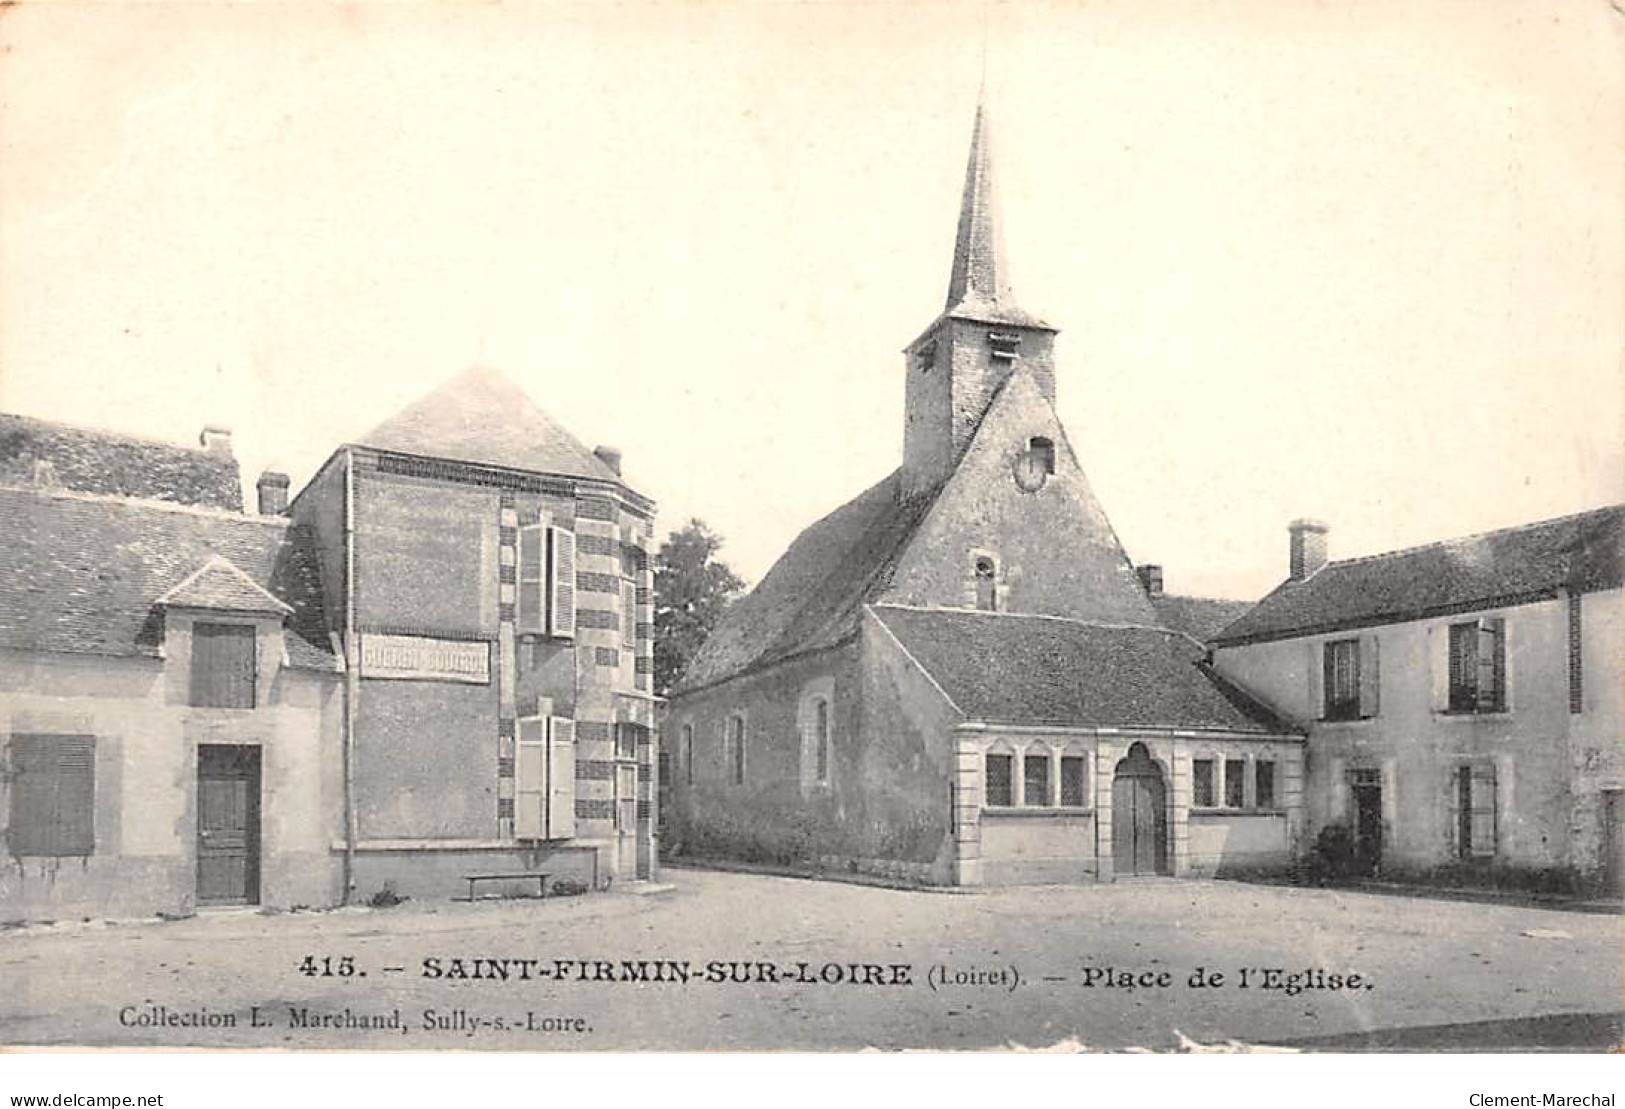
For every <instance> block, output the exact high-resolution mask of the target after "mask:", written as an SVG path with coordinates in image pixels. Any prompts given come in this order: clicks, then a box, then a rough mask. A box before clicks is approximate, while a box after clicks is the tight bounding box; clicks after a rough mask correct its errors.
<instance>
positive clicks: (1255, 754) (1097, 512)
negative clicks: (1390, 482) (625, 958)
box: [667, 109, 1303, 885]
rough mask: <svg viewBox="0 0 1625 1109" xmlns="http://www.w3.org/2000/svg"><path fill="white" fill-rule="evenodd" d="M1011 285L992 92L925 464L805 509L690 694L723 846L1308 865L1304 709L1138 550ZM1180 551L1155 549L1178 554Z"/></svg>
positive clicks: (1196, 870)
mask: <svg viewBox="0 0 1625 1109" xmlns="http://www.w3.org/2000/svg"><path fill="white" fill-rule="evenodd" d="M1055 336H1056V329H1055V328H1053V327H1051V326H1050V325H1049V324H1047V323H1045V322H1044V321H1043V320H1041V319H1039V318H1037V317H1036V316H1034V315H1032V314H1030V313H1028V312H1026V311H1024V310H1022V309H1021V308H1020V307H1019V306H1018V305H1017V304H1016V302H1015V300H1014V298H1013V297H1012V295H1011V291H1010V288H1009V286H1008V283H1007V275H1006V269H1005V263H1004V258H1003V250H1002V243H1001V239H1000V235H999V228H998V219H997V210H996V204H995V198H994V189H993V177H992V168H991V157H990V151H989V145H988V128H987V121H986V117H985V114H984V113H983V111H982V110H981V109H978V112H977V117H976V122H975V126H974V130H973V137H972V142H971V151H970V158H969V164H968V167H967V171H966V180H965V189H964V195H963V200H962V207H961V211H960V216H959V225H958V231H957V235H956V237H955V245H954V257H953V263H952V267H951V271H950V279H949V289H948V297H947V303H946V307H945V309H944V311H943V312H942V314H941V315H939V316H938V317H937V318H936V319H935V320H933V321H932V322H931V323H930V324H929V325H928V326H927V327H926V328H925V330H924V331H923V332H922V333H921V334H920V335H919V337H918V338H916V339H915V340H914V341H913V342H912V343H910V344H909V345H908V347H907V348H906V350H905V353H904V368H905V373H906V375H907V377H906V381H907V384H906V399H905V405H904V448H903V462H902V466H901V467H900V468H899V469H898V470H897V471H896V472H894V473H893V474H891V475H890V476H888V477H886V478H885V479H884V480H882V481H881V482H879V483H878V484H876V485H875V486H874V487H873V488H871V489H869V490H868V491H866V492H864V493H862V494H861V495H859V496H858V497H857V498H856V499H854V500H853V501H851V502H849V503H848V504H846V505H844V506H842V507H840V508H838V509H836V510H835V511H834V512H832V513H830V514H829V515H828V516H826V517H824V518H823V519H822V520H819V521H818V522H816V523H814V524H813V525H811V526H810V527H809V528H807V529H806V530H805V531H804V532H803V533H802V534H801V535H800V536H799V537H798V538H797V539H796V540H795V542H794V543H793V544H792V545H791V546H790V548H789V549H788V550H787V551H786V552H785V554H784V555H783V556H782V557H781V558H780V559H779V561H778V562H777V563H776V564H775V565H774V566H773V568H772V569H771V570H770V571H769V573H768V574H767V575H766V577H765V578H763V580H762V581H761V583H760V584H759V585H758V586H757V587H756V589H755V590H754V591H752V592H751V593H750V594H749V595H748V596H746V597H745V598H743V599H741V600H740V601H739V602H738V603H737V604H736V605H735V606H734V607H733V608H732V609H731V610H730V611H729V613H728V615H727V617H726V618H725V619H724V621H723V622H722V624H721V626H719V627H718V628H717V629H716V631H715V632H714V633H713V635H712V636H711V638H710V639H709V640H708V641H707V642H706V644H705V645H704V647H703V648H702V650H701V651H700V653H699V655H698V656H697V657H696V658H695V659H694V661H693V662H692V664H691V665H690V667H689V669H688V671H687V672H686V673H685V674H684V676H683V678H682V680H681V682H680V683H679V685H678V687H677V689H676V690H674V692H673V696H672V700H671V705H670V712H669V715H668V718H667V719H668V728H667V735H668V737H669V741H670V743H671V744H672V750H673V756H674V757H673V760H672V787H671V790H670V795H671V807H672V811H671V813H670V814H669V815H670V816H671V826H672V830H673V834H674V835H675V836H677V837H678V838H679V840H680V841H681V845H682V846H683V847H684V848H685V849H687V850H691V851H694V852H696V853H698V854H702V855H732V856H735V857H741V858H745V859H752V860H757V861H762V862H768V863H772V864H777V865H797V866H823V867H828V868H835V869H841V870H850V869H857V870H868V871H873V872H877V873H881V874H885V875H890V876H894V877H899V878H908V879H911V880H917V881H925V882H932V883H945V884H962V885H975V884H980V883H999V882H1014V881H1072V880H1081V879H1085V878H1090V877H1100V878H1107V877H1111V876H1113V875H1114V874H1123V873H1172V874H1211V873H1215V872H1219V873H1223V872H1235V871H1241V870H1249V869H1268V868H1274V867H1279V866H1282V865H1284V864H1285V863H1286V861H1287V860H1288V858H1289V857H1290V855H1291V853H1292V852H1293V850H1294V849H1295V843H1296V840H1297V838H1298V834H1299V824H1300V814H1301V806H1300V801H1299V791H1300V783H1301V773H1302V755H1303V741H1302V736H1301V734H1300V733H1299V731H1298V730H1297V729H1296V728H1295V727H1293V726H1292V725H1290V724H1288V723H1286V722H1284V721H1283V720H1281V719H1279V718H1278V717H1277V716H1276V715H1275V714H1274V713H1273V712H1271V711H1270V710H1269V709H1268V708H1266V707H1265V706H1264V705H1263V704H1262V703H1260V702H1258V701H1257V700H1255V699H1253V698H1250V697H1248V696H1247V695H1245V694H1244V693H1242V692H1241V691H1240V690H1239V689H1237V688H1236V687H1235V686H1234V685H1233V684H1232V683H1230V682H1227V681H1226V680H1224V679H1223V678H1222V677H1221V676H1220V675H1219V674H1217V673H1216V672H1215V671H1214V670H1213V669H1212V668H1211V667H1209V666H1208V665H1207V664H1206V662H1205V651H1204V648H1203V645H1202V644H1201V643H1200V642H1199V641H1198V639H1196V638H1194V637H1192V636H1191V635H1189V634H1186V633H1185V632H1183V631H1181V630H1176V629H1174V628H1170V627H1168V626H1166V619H1165V614H1166V615H1167V617H1173V616H1175V615H1176V613H1175V611H1174V610H1176V609H1177V610H1178V613H1177V615H1178V616H1179V618H1182V619H1192V620H1197V621H1198V622H1201V621H1203V620H1205V621H1206V623H1207V624H1208V625H1209V626H1211V624H1212V623H1213V622H1215V620H1216V619H1218V618H1221V616H1222V611H1221V613H1218V614H1216V613H1215V612H1214V611H1213V610H1212V609H1211V606H1209V607H1208V608H1203V607H1202V606H1201V605H1200V604H1198V603H1195V602H1192V603H1191V604H1189V605H1179V604H1177V603H1176V602H1174V601H1172V600H1171V599H1169V598H1165V597H1160V596H1159V597H1158V598H1157V599H1155V600H1154V599H1153V597H1152V596H1151V594H1152V593H1153V592H1155V593H1157V594H1159V595H1160V594H1161V588H1160V571H1157V570H1156V569H1155V568H1144V569H1145V570H1146V571H1147V572H1146V574H1145V580H1144V581H1142V578H1141V577H1140V576H1137V575H1136V573H1135V568H1134V567H1133V566H1132V565H1131V564H1130V562H1129V560H1128V558H1127V557H1126V556H1125V554H1124V552H1123V549H1122V546H1121V545H1120V544H1119V542H1118V540H1117V537H1116V535H1115V534H1114V533H1113V531H1112V528H1111V524H1110V522H1109V521H1108V520H1107V518H1106V515H1105V513H1104V511H1103V510H1102V509H1101V506H1100V505H1099V503H1098V502H1097V501H1096V499H1095V497H1094V495H1093V493H1092V492H1091V490H1090V487H1089V482H1088V480H1087V478H1086V477H1085V476H1084V473H1083V470H1082V468H1081V466H1080V464H1079V460H1078V457H1077V455H1076V454H1075V453H1074V451H1073V449H1072V447H1071V444H1070V443H1069V442H1068V439H1067V436H1066V433H1065V430H1064V429H1063V428H1062V426H1061V424H1060V421H1059V419H1058V417H1057V415H1056V411H1055V391H1056V384H1057V381H1056V379H1057V368H1056V362H1055V358H1054V339H1055ZM1153 571H1154V573H1153Z"/></svg>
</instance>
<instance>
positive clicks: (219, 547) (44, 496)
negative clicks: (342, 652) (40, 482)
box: [0, 488, 339, 670]
mask: <svg viewBox="0 0 1625 1109" xmlns="http://www.w3.org/2000/svg"><path fill="white" fill-rule="evenodd" d="M0 535H4V536H5V540H4V542H0V647H13V648H19V649H22V650H34V651H61V652H68V653H74V654H96V655H116V656H155V655H157V653H158V649H159V646H160V645H161V643H162V641H163V609H162V607H161V606H160V605H159V603H158V602H159V600H160V598H162V597H163V596H164V595H165V594H166V593H168V592H169V591H170V590H172V589H174V588H175V587H176V586H178V585H181V584H182V583H183V582H185V581H186V579H188V578H191V577H193V576H194V575H196V574H197V571H198V570H199V569H200V568H203V567H205V566H206V565H208V564H209V563H210V562H211V561H212V560H213V559H214V558H215V557H216V556H218V557H220V558H223V559H226V560H228V561H229V562H230V563H231V564H232V565H233V566H235V567H237V568H238V569H240V570H241V571H242V572H243V573H244V574H245V575H247V577H248V578H249V579H251V582H252V584H253V585H255V586H256V587H258V588H261V589H264V590H266V591H267V592H269V593H270V594H271V595H272V596H273V597H275V598H277V599H279V600H280V601H281V602H283V603H285V604H287V605H288V606H289V607H290V608H291V609H292V610H293V611H292V613H291V615H289V616H288V619H287V623H286V625H285V628H286V632H287V635H286V642H287V649H288V661H289V663H290V664H291V665H293V666H297V667H303V668H307V669H317V670H337V669H338V668H339V665H338V660H337V658H336V657H335V656H334V654H333V651H332V648H331V645H330V641H329V639H328V634H327V622H326V619H325V616H324V613H323V611H322V592H321V584H320V580H319V578H318V576H317V563H316V553H315V544H314V541H313V539H312V536H311V534H310V532H309V530H308V529H307V528H304V527H301V526H298V525H291V524H289V523H288V521H287V520H285V519H282V518H280V517H262V516H246V515H240V514H230V513H225V512H218V511H214V510H208V509H196V508H178V507H171V506H167V505H160V504H157V503H154V502H150V501H148V502H137V501H127V500H113V499H109V498H100V497H91V496H86V495H84V494H79V493H64V492H51V491H47V490H38V489H18V488H0ZM261 603H263V602H261Z"/></svg>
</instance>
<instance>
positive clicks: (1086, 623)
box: [870, 601, 1190, 638]
mask: <svg viewBox="0 0 1625 1109" xmlns="http://www.w3.org/2000/svg"><path fill="white" fill-rule="evenodd" d="M870 607H871V608H896V609H903V610H905V611H908V612H943V613H948V614H950V615H964V616H990V617H1001V616H1008V617H1016V618H1019V619H1023V620H1053V621H1055V622H1056V623H1059V624H1077V625H1080V626H1082V627H1086V628H1124V629H1132V630H1134V631H1147V632H1161V633H1162V634H1163V635H1185V633H1184V632H1182V631H1180V630H1179V629H1177V628H1164V627H1161V626H1160V625H1157V624H1135V623H1128V622H1118V621H1110V620H1084V619H1082V618H1081V617H1077V616H1057V615H1055V614H1054V613H1051V612H1010V611H1008V610H1004V611H999V612H989V611H987V610H986V609H984V608H951V607H949V606H947V605H905V604H902V603H900V602H897V601H875V602H871V604H870ZM1186 638H1190V637H1189V636H1186Z"/></svg>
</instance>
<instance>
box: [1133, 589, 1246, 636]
mask: <svg viewBox="0 0 1625 1109" xmlns="http://www.w3.org/2000/svg"><path fill="white" fill-rule="evenodd" d="M1151 607H1152V608H1154V609H1156V611H1157V623H1159V624H1161V625H1162V626H1163V627H1165V628H1172V629H1173V630H1174V631H1177V632H1184V633H1185V634H1186V635H1188V636H1190V637H1192V638H1193V639H1200V640H1201V641H1202V642H1203V643H1208V642H1211V641H1212V639H1213V637H1214V636H1216V635H1218V634H1219V632H1221V631H1223V630H1224V629H1225V628H1226V627H1228V626H1229V625H1230V624H1232V623H1234V622H1235V621H1236V620H1237V619H1239V618H1240V617H1241V616H1242V615H1243V614H1244V613H1246V612H1247V611H1248V610H1249V609H1251V608H1252V607H1253V602H1252V601H1224V600H1220V599H1219V598H1217V597H1186V596H1182V595H1180V594H1178V593H1158V594H1155V595H1154V596H1153V597H1152V598H1151Z"/></svg>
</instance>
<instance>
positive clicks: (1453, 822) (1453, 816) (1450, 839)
mask: <svg viewBox="0 0 1625 1109" xmlns="http://www.w3.org/2000/svg"><path fill="white" fill-rule="evenodd" d="M1466 772H1467V768H1466V767H1464V766H1458V767H1456V768H1454V769H1453V770H1451V771H1450V797H1449V803H1448V804H1447V805H1446V806H1445V808H1446V821H1447V823H1446V825H1445V841H1446V843H1448V844H1449V854H1450V857H1451V858H1453V859H1458V858H1461V857H1462V856H1463V855H1465V854H1466V852H1465V851H1464V850H1463V845H1462V842H1461V811H1462V806H1461V794H1462V790H1463V788H1464V787H1463V786H1462V777H1463V775H1464V774H1465V773H1466Z"/></svg>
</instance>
